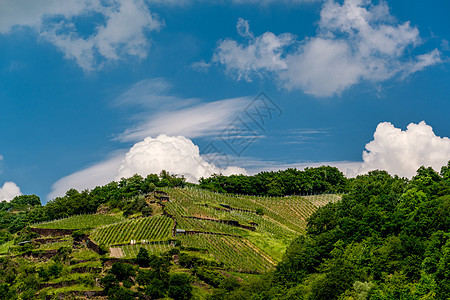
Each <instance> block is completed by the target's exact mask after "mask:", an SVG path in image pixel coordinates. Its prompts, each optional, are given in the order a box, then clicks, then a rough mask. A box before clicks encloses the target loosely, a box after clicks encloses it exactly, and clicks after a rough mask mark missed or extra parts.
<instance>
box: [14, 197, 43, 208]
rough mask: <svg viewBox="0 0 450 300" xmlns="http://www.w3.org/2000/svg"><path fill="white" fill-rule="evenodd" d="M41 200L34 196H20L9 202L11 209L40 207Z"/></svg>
mask: <svg viewBox="0 0 450 300" xmlns="http://www.w3.org/2000/svg"><path fill="white" fill-rule="evenodd" d="M40 205H41V199H40V198H39V197H38V196H36V195H21V196H16V197H14V199H12V200H11V202H10V206H11V208H24V207H29V206H40Z"/></svg>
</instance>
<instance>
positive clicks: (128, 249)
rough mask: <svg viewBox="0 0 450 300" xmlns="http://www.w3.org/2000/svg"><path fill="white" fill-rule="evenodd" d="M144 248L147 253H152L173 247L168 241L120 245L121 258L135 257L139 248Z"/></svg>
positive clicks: (159, 252)
mask: <svg viewBox="0 0 450 300" xmlns="http://www.w3.org/2000/svg"><path fill="white" fill-rule="evenodd" d="M141 247H142V248H145V249H147V250H148V252H149V253H152V254H161V253H163V252H166V251H169V250H170V249H172V248H173V247H174V245H173V244H169V243H162V242H161V243H156V244H145V245H126V246H120V247H119V248H120V249H122V254H123V256H122V258H135V257H136V256H137V254H138V253H139V249H140V248H141Z"/></svg>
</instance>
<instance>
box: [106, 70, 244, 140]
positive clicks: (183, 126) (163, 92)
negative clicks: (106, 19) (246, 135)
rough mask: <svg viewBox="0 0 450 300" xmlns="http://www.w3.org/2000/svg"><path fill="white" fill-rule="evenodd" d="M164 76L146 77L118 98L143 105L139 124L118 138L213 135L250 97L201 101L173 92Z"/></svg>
mask: <svg viewBox="0 0 450 300" xmlns="http://www.w3.org/2000/svg"><path fill="white" fill-rule="evenodd" d="M170 89H171V85H170V84H169V83H167V82H166V81H165V80H164V79H160V78H156V79H146V80H143V81H140V82H138V83H136V84H134V85H133V86H132V87H130V88H129V89H128V90H127V91H125V92H124V93H123V94H122V95H121V96H119V97H118V98H117V99H116V100H115V101H114V103H115V105H119V106H139V107H140V108H141V109H142V112H141V114H140V116H138V118H139V119H140V121H138V122H137V124H136V125H133V126H131V127H130V128H129V129H127V130H125V131H124V132H122V133H120V134H119V135H118V136H117V138H116V139H117V140H119V141H121V142H136V141H140V140H143V139H144V138H146V137H148V136H157V135H159V134H162V133H164V134H167V135H181V136H185V137H189V138H194V137H205V136H213V135H216V134H218V133H219V132H220V131H222V130H224V129H225V128H226V126H228V125H229V124H230V123H231V122H232V120H233V118H234V117H236V116H237V115H238V114H239V113H240V112H241V111H243V110H244V108H245V107H246V105H248V103H249V102H250V100H251V98H250V97H238V98H230V99H222V100H217V101H213V102H201V100H200V99H195V98H181V97H177V96H174V95H172V94H171V93H170Z"/></svg>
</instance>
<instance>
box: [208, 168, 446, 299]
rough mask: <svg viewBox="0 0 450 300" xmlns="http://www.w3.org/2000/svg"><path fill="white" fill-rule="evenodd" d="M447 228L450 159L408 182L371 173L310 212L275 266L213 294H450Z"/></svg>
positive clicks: (326, 296) (223, 296) (316, 296)
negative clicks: (336, 198)
mask: <svg viewBox="0 0 450 300" xmlns="http://www.w3.org/2000/svg"><path fill="white" fill-rule="evenodd" d="M449 229H450V163H449V165H448V166H445V167H443V168H442V170H441V172H440V174H439V173H437V172H435V171H434V170H433V169H431V168H424V167H421V168H420V169H419V170H418V171H417V175H416V176H415V177H414V178H412V180H410V181H408V180H406V179H403V178H399V177H397V176H394V177H392V176H390V175H389V174H388V173H386V172H384V171H372V172H369V174H367V175H362V176H358V177H357V178H356V179H355V180H353V181H352V182H351V183H350V187H349V193H348V194H346V195H344V197H343V198H342V201H340V202H338V203H335V204H328V205H326V206H324V207H322V208H320V209H318V210H317V211H316V212H315V213H314V214H313V215H312V216H311V217H310V219H309V220H308V229H307V234H306V235H302V236H300V237H298V238H297V239H295V240H294V241H293V242H292V244H291V245H290V246H289V248H288V250H287V252H286V253H285V256H284V259H283V261H282V262H281V263H280V264H279V265H278V266H277V269H276V271H274V272H271V273H268V274H266V275H265V276H263V277H261V278H260V279H258V280H255V282H251V283H247V284H244V286H242V287H240V288H238V289H236V290H234V291H231V292H227V291H224V290H222V291H221V292H218V294H217V297H216V298H215V299H449V298H450V231H449ZM252 297H253V298H252Z"/></svg>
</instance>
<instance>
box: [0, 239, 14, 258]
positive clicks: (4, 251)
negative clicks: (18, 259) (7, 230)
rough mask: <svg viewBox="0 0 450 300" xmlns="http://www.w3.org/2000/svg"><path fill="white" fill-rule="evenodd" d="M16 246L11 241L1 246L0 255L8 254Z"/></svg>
mask: <svg viewBox="0 0 450 300" xmlns="http://www.w3.org/2000/svg"><path fill="white" fill-rule="evenodd" d="M13 245H14V241H9V242H6V243H3V244H1V245H0V255H1V254H8V252H9V248H10V247H11V246H13Z"/></svg>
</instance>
